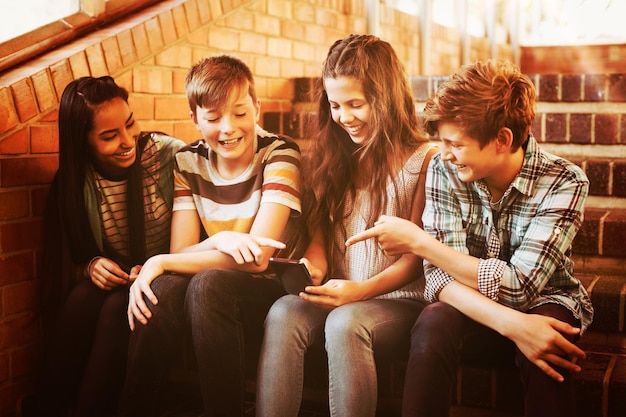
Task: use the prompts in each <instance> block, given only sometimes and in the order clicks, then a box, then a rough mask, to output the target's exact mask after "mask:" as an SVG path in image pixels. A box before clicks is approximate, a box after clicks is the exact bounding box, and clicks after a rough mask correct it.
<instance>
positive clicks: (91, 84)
mask: <svg viewBox="0 0 626 417" xmlns="http://www.w3.org/2000/svg"><path fill="white" fill-rule="evenodd" d="M114 98H121V99H123V100H124V101H128V92H127V91H126V90H125V89H124V88H122V87H120V86H118V85H117V84H116V83H115V81H114V80H113V78H111V77H109V76H104V77H99V78H94V77H81V78H78V79H76V80H74V81H72V82H70V83H69V84H68V86H67V87H66V88H65V90H64V91H63V95H62V96H61V102H60V105H59V117H58V127H59V170H58V172H57V177H58V184H57V186H58V200H57V205H58V210H59V214H60V220H61V225H62V227H63V229H64V230H65V233H66V234H67V238H68V243H69V246H70V250H71V255H72V260H73V261H74V262H75V263H77V264H81V263H85V262H89V260H90V259H92V258H93V257H94V256H98V255H102V253H100V250H99V249H98V247H97V245H96V242H95V240H94V237H93V235H92V233H88V232H87V231H89V230H91V229H90V227H89V221H88V213H87V211H86V209H85V196H84V193H83V190H84V185H85V177H86V174H87V169H90V168H89V163H88V162H91V161H92V158H93V157H92V155H91V153H90V151H89V148H88V145H87V135H88V133H89V132H90V131H91V130H92V129H93V128H94V125H93V123H94V112H95V109H96V108H97V107H98V106H100V105H101V104H103V103H105V102H107V101H110V100H112V99H114ZM144 145H145V140H141V141H140V143H138V145H137V156H136V159H135V162H134V164H133V165H132V166H131V168H130V170H129V172H128V174H129V175H128V177H127V178H128V185H127V210H128V227H129V238H130V242H129V245H130V254H131V256H130V258H131V259H127V260H123V263H128V262H131V263H130V266H132V265H135V264H141V263H143V262H144V261H145V230H144V219H143V191H142V175H143V174H142V171H143V170H142V166H141V151H142V148H143V146H144ZM92 166H93V164H92ZM107 256H109V257H112V258H114V259H115V258H116V257H117V256H116V254H107ZM115 260H116V262H118V263H119V262H122V260H121V259H115Z"/></svg>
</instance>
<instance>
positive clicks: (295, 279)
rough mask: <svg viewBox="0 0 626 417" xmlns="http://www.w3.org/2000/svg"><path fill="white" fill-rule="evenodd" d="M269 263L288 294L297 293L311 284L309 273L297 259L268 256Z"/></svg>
mask: <svg viewBox="0 0 626 417" xmlns="http://www.w3.org/2000/svg"><path fill="white" fill-rule="evenodd" d="M270 265H271V267H272V268H273V270H274V272H276V275H277V276H278V279H279V280H280V282H281V283H282V284H283V288H285V291H287V292H288V293H289V294H294V295H298V294H300V293H301V292H303V291H304V288H305V287H306V286H307V285H311V284H312V281H311V274H309V270H308V269H307V267H306V265H304V264H303V263H302V262H300V261H299V260H297V259H286V258H270Z"/></svg>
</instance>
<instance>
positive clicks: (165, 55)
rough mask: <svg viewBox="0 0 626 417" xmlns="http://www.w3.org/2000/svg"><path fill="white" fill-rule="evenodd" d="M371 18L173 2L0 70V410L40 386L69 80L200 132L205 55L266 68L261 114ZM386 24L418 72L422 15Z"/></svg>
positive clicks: (313, 4)
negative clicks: (192, 116)
mask: <svg viewBox="0 0 626 417" xmlns="http://www.w3.org/2000/svg"><path fill="white" fill-rule="evenodd" d="M366 21H367V20H366V17H365V1H364V0H332V1H331V0H309V1H305V2H302V1H290V0H271V1H270V0H254V1H249V0H165V1H163V2H161V3H159V4H157V5H156V6H154V7H151V8H149V9H147V10H146V11H144V12H142V13H139V14H137V15H134V16H132V17H130V18H128V19H125V20H124V21H123V22H119V23H116V24H115V25H113V26H111V27H108V28H105V29H103V30H100V31H98V32H97V33H93V34H91V35H89V36H86V37H84V38H81V39H78V40H76V41H75V42H73V43H71V44H69V45H66V46H65V47H63V48H61V49H60V50H57V51H52V52H50V53H48V54H46V55H44V56H41V57H39V58H37V59H35V60H33V61H32V62H29V63H26V64H24V65H21V66H20V67H19V68H16V69H13V70H10V71H8V72H5V73H3V74H0V415H2V416H10V415H11V414H12V413H14V411H15V406H16V402H17V400H18V399H19V398H20V397H21V396H23V395H24V394H26V393H28V392H29V391H30V390H31V389H32V385H33V380H34V375H35V373H36V371H37V367H38V364H39V360H40V357H41V355H40V353H41V352H40V348H41V346H40V323H39V320H38V319H37V318H36V316H35V312H36V310H37V306H38V303H37V299H36V296H35V294H36V288H35V282H36V280H35V278H36V271H37V268H36V264H37V261H38V258H39V251H40V231H41V212H42V207H43V203H44V201H45V198H46V194H47V189H48V184H49V183H50V181H51V179H52V176H53V174H54V172H55V170H56V168H57V164H58V156H57V151H58V143H57V132H56V124H55V123H56V115H57V107H58V101H59V98H60V96H61V93H62V91H63V89H64V87H65V86H66V85H67V83H68V82H69V81H70V80H72V79H74V78H77V77H80V76H83V75H94V76H101V75H106V74H109V75H112V76H114V77H115V78H116V79H117V81H118V82H119V83H120V84H122V85H123V86H125V87H126V88H127V89H128V90H129V92H130V102H131V106H132V107H133V110H134V112H135V115H136V117H137V119H138V120H139V122H140V124H141V126H142V128H143V129H145V130H162V131H165V132H168V133H169V134H171V135H173V136H177V137H180V138H181V139H184V140H186V141H191V140H194V139H196V137H197V135H198V133H197V131H196V129H195V128H194V126H193V124H192V123H190V121H189V115H188V106H187V102H186V100H185V98H184V89H183V80H184V76H185V74H186V71H187V69H188V68H189V67H190V66H191V65H192V63H194V62H196V61H197V60H198V59H199V58H201V57H202V56H205V55H208V54H212V53H217V52H232V53H236V54H237V55H238V56H240V57H241V58H242V59H244V60H245V61H246V62H247V63H248V64H249V65H250V67H251V68H252V70H253V72H254V73H255V75H256V81H257V89H258V94H259V97H260V99H261V101H262V104H261V109H262V112H268V111H272V112H289V111H291V110H292V99H293V96H294V80H293V79H294V78H297V77H314V76H317V75H318V74H319V71H320V68H321V63H322V60H323V59H324V57H325V55H326V52H327V50H328V47H329V46H330V45H331V44H332V42H333V41H335V40H336V39H338V38H341V37H344V36H346V35H348V34H350V33H363V32H365V31H366V30H367V28H366ZM380 28H381V37H382V38H384V39H386V40H388V41H389V42H391V43H392V44H393V46H394V48H395V49H396V51H397V52H398V55H399V56H400V57H401V59H402V60H403V61H404V62H405V65H406V68H407V72H409V74H417V73H418V69H419V59H420V58H419V48H420V39H419V27H418V23H417V19H416V18H415V17H412V16H407V15H405V14H403V13H400V12H398V11H396V10H392V9H389V8H388V7H386V6H385V5H384V4H381V14H380ZM439 33H440V32H437V33H436V34H434V37H433V38H434V41H436V42H437V45H438V46H437V47H434V48H433V49H432V59H433V62H434V63H435V65H433V67H434V70H435V71H437V72H438V73H441V74H449V73H451V72H453V71H454V70H455V69H456V67H457V66H458V65H459V63H460V58H459V48H458V35H455V34H454V31H451V30H450V29H446V30H443V29H442V31H441V35H439ZM438 36H440V38H438ZM487 46H488V45H487V44H486V42H480V41H476V42H475V43H474V44H473V46H472V54H473V56H475V57H479V58H486V57H488V56H489V49H488V47H487ZM502 49H503V51H505V53H506V51H508V50H510V48H508V47H507V46H506V45H505V46H503V47H502ZM509 57H510V55H509Z"/></svg>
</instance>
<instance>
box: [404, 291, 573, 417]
mask: <svg viewBox="0 0 626 417" xmlns="http://www.w3.org/2000/svg"><path fill="white" fill-rule="evenodd" d="M528 313H529V314H541V315H544V316H550V317H555V318H557V319H559V320H561V321H564V322H566V323H569V324H571V325H572V326H575V327H578V326H580V322H579V320H578V319H576V318H574V316H573V315H572V313H571V312H570V311H569V310H568V309H566V308H565V307H562V306H559V305H557V304H544V305H542V306H539V307H536V308H534V309H532V310H530V311H528ZM565 337H566V338H567V339H569V340H570V341H574V340H575V339H576V338H575V337H571V336H568V335H565ZM466 350H469V351H470V352H472V353H474V355H473V356H476V355H475V354H477V353H478V354H479V355H478V356H482V357H483V358H487V359H489V360H491V361H493V360H496V359H498V360H502V359H503V358H504V359H506V355H507V352H511V354H510V357H511V360H513V355H515V361H516V364H517V366H518V367H519V370H520V376H521V380H522V385H523V387H524V407H525V414H526V415H527V416H532V417H541V416H546V417H557V416H563V417H571V416H573V415H576V412H575V399H574V394H573V387H572V383H571V379H570V378H569V372H568V371H566V370H564V369H562V368H559V367H554V366H553V368H554V369H555V370H556V371H557V372H559V373H560V374H561V375H563V376H564V377H565V381H564V382H561V383H559V382H556V381H555V380H553V379H552V378H550V377H549V376H548V375H546V374H545V373H544V372H543V371H542V370H541V369H539V368H538V367H537V366H536V365H534V364H533V363H532V362H530V361H529V360H528V359H527V358H526V357H525V356H524V355H523V354H522V353H521V352H520V351H519V350H518V349H516V348H515V345H514V344H513V343H512V342H511V341H510V340H508V339H506V338H505V337H503V336H501V335H500V334H498V333H497V332H495V331H493V330H491V329H489V328H487V327H485V326H483V325H481V324H479V323H477V322H475V321H473V320H471V319H470V318H468V317H467V316H465V315H464V314H462V313H461V312H459V311H458V310H457V309H455V308H454V307H452V306H450V305H448V304H445V303H442V302H437V303H433V304H430V305H428V306H426V307H425V308H424V310H422V313H421V314H420V315H419V316H418V318H417V320H416V322H415V325H414V326H413V329H412V330H411V350H410V354H409V362H408V365H407V373H406V380H405V385H404V395H403V404H402V415H403V416H405V417H410V416H429V417H437V416H448V415H449V412H450V401H451V394H452V385H453V383H454V380H455V378H454V377H455V375H456V371H457V368H458V366H459V362H460V360H461V354H462V351H463V354H465V351H466ZM464 359H465V358H464Z"/></svg>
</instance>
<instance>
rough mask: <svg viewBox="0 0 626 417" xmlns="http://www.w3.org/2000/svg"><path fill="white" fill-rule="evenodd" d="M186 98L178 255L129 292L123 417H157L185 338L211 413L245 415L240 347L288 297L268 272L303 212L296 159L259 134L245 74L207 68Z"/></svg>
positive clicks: (235, 67)
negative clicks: (190, 134) (188, 134)
mask: <svg viewBox="0 0 626 417" xmlns="http://www.w3.org/2000/svg"><path fill="white" fill-rule="evenodd" d="M186 93H187V99H188V101H189V106H190V115H191V119H192V121H193V122H194V124H195V125H196V127H197V129H198V130H199V131H200V132H201V133H202V137H203V139H200V140H198V141H196V142H194V143H191V144H189V145H188V146H186V147H184V148H183V149H181V150H180V151H179V152H178V153H177V155H176V170H175V184H174V187H175V190H174V191H175V194H174V209H173V210H174V213H173V217H172V240H171V253H170V254H166V255H159V256H155V257H153V258H150V259H149V260H148V261H147V262H146V263H145V265H144V267H143V269H142V270H141V272H140V274H139V276H138V278H137V280H136V281H135V283H134V284H133V285H132V287H131V290H130V302H129V307H128V319H129V324H130V326H131V329H133V330H134V331H133V334H132V336H131V344H130V351H129V363H130V366H129V370H128V373H127V378H126V383H125V388H124V394H123V398H122V406H121V412H122V415H129V416H131V415H132V416H142V415H146V416H153V415H156V414H158V412H157V410H158V408H156V409H155V408H153V407H154V406H155V401H154V400H155V398H159V397H158V393H159V390H160V389H161V388H162V385H163V383H164V382H165V380H166V377H167V371H168V368H169V367H168V364H169V363H170V362H171V359H172V357H173V355H174V353H175V352H176V351H177V349H179V347H180V345H181V343H180V342H181V339H182V338H183V337H184V336H185V333H184V332H185V330H186V329H188V328H190V329H191V338H192V340H193V345H194V349H195V353H196V359H197V364H198V371H199V379H200V388H201V391H202V399H203V406H204V413H205V415H211V416H218V415H223V416H232V417H236V416H243V415H244V394H245V390H244V382H245V368H244V362H245V360H244V357H245V351H244V346H245V345H246V344H250V342H251V339H255V340H254V342H257V341H258V342H259V343H260V338H261V335H262V331H263V320H264V318H265V315H266V313H267V310H268V309H269V307H270V306H271V305H272V303H273V302H274V301H275V300H276V299H277V298H279V297H280V296H282V295H283V294H284V290H283V288H282V286H281V285H280V284H279V283H277V282H276V281H275V280H272V279H268V278H267V277H265V276H264V275H263V273H264V272H265V270H266V269H267V267H268V262H269V258H270V257H271V256H272V255H273V254H274V251H275V250H276V249H282V248H284V246H285V245H284V244H283V243H282V242H281V240H283V238H284V236H283V233H284V231H285V230H286V226H287V223H288V222H289V221H290V219H293V218H295V217H296V216H298V215H299V214H300V211H301V208H300V172H299V169H300V150H299V148H298V146H297V144H296V143H295V142H294V141H293V140H291V139H290V138H288V137H284V136H278V135H274V134H270V133H268V132H265V131H264V130H263V129H261V128H260V127H259V126H258V125H257V122H258V119H259V114H260V113H259V111H260V104H259V100H258V98H257V96H256V92H255V88H254V79H253V76H252V73H251V71H250V69H249V68H248V67H247V66H246V64H245V63H243V62H242V61H241V60H239V59H237V58H235V57H232V56H229V55H219V56H213V57H210V58H206V59H203V60H201V61H200V62H199V63H197V64H196V65H194V66H193V67H192V68H191V70H190V71H189V73H188V75H187V78H186ZM201 236H208V237H206V238H205V239H202V238H201ZM137 322H139V323H140V324H137ZM257 338H258V340H256V339H257ZM155 395H157V396H155Z"/></svg>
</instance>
